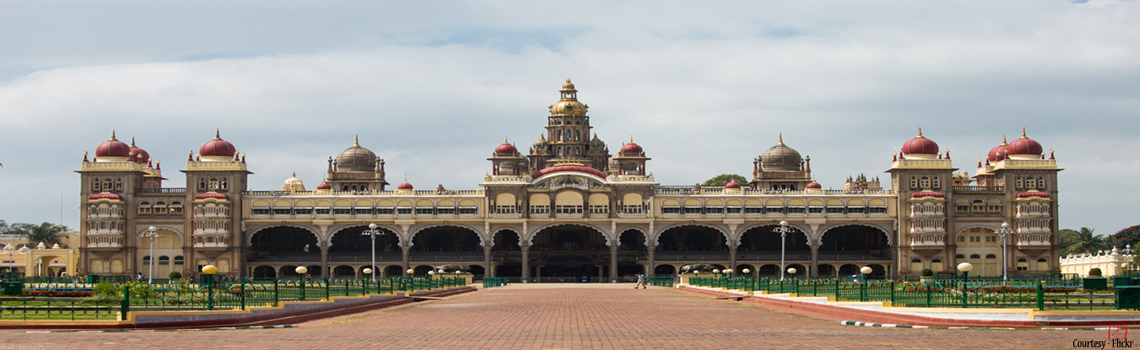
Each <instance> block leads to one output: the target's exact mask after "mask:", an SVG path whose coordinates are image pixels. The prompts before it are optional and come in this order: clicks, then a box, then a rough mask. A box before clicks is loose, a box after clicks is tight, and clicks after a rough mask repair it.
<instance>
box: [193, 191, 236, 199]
mask: <svg viewBox="0 0 1140 350" xmlns="http://www.w3.org/2000/svg"><path fill="white" fill-rule="evenodd" d="M194 199H218V200H223V201H224V200H226V199H229V197H226V195H224V194H221V193H217V192H206V193H200V194H198V195H197V196H194Z"/></svg>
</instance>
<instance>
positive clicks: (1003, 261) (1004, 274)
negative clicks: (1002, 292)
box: [998, 222, 1013, 284]
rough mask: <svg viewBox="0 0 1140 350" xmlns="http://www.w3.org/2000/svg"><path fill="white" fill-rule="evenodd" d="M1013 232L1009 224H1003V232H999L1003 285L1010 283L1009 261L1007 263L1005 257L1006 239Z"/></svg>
mask: <svg viewBox="0 0 1140 350" xmlns="http://www.w3.org/2000/svg"><path fill="white" fill-rule="evenodd" d="M1012 232H1013V231H1012V230H1010V229H1009V222H1002V223H1001V230H999V231H998V238H999V239H1001V281H1002V283H1003V284H1004V283H1008V282H1009V272H1007V271H1009V266H1008V264H1009V261H1007V260H1006V259H1007V258H1006V257H1005V251H1006V248H1005V244H1006V239H1005V237H1006V236H1007V235H1009V234H1010V233H1012Z"/></svg>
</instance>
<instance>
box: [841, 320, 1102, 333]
mask: <svg viewBox="0 0 1140 350" xmlns="http://www.w3.org/2000/svg"><path fill="white" fill-rule="evenodd" d="M839 324H841V325H844V326H857V327H881V328H914V329H973V330H1002V331H1016V330H1032V329H1034V328H1002V327H940V326H912V325H909V324H890V323H868V322H859V321H842V322H839ZM1036 329H1040V330H1050V331H1108V330H1110V329H1109V328H1108V327H1096V328H1056V327H1054V328H1049V327H1045V328H1036Z"/></svg>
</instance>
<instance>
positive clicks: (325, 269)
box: [321, 245, 331, 276]
mask: <svg viewBox="0 0 1140 350" xmlns="http://www.w3.org/2000/svg"><path fill="white" fill-rule="evenodd" d="M329 275H331V274H330V273H329V247H328V246H327V245H321V276H329Z"/></svg>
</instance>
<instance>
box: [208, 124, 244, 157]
mask: <svg viewBox="0 0 1140 350" xmlns="http://www.w3.org/2000/svg"><path fill="white" fill-rule="evenodd" d="M235 153H237V148H236V147H234V144H232V143H229V142H228V141H226V140H222V133H221V131H220V130H219V131H215V133H214V139H213V140H210V141H206V143H204V144H202V147H199V148H198V155H199V156H202V157H216V158H222V157H225V158H233V157H234V154H235Z"/></svg>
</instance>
